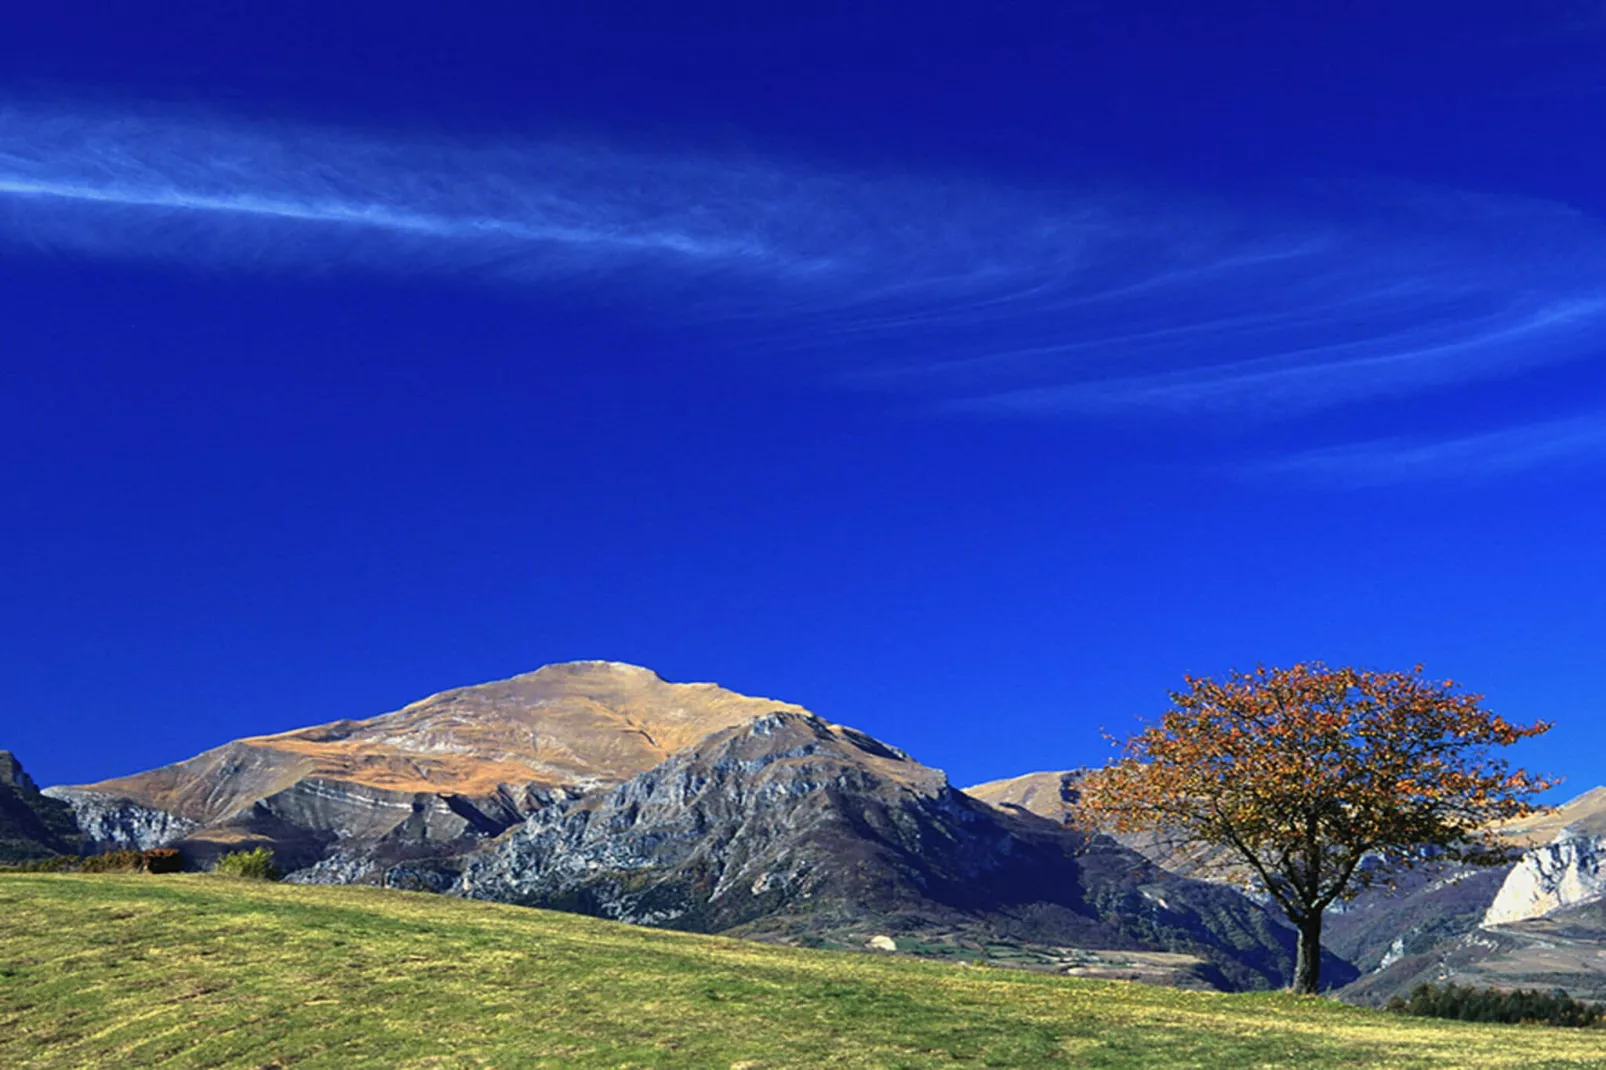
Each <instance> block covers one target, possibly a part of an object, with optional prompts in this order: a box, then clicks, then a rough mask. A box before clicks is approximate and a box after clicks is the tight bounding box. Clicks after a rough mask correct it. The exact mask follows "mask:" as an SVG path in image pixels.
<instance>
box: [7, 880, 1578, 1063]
mask: <svg viewBox="0 0 1606 1070" xmlns="http://www.w3.org/2000/svg"><path fill="white" fill-rule="evenodd" d="M0 918H3V919H4V922H3V924H4V940H3V941H0V1065H3V1066H8V1067H11V1066H18V1067H77V1066H175V1067H190V1066H213V1067H218V1066H223V1067H232V1066H250V1067H265V1066H277V1067H291V1066H303V1067H362V1066H385V1067H392V1066H437V1067H440V1066H445V1067H458V1066H463V1067H469V1066H521V1067H524V1066H528V1067H554V1068H556V1067H565V1068H567V1067H651V1066H674V1067H683V1066H690V1067H720V1068H725V1067H732V1068H735V1067H741V1068H743V1070H771V1068H780V1067H821V1066H839V1067H877V1068H880V1067H943V1066H1021V1067H1044V1066H1075V1067H1134V1066H1156V1067H1159V1066H1164V1067H1177V1068H1182V1067H1208V1068H1217V1067H1256V1066H1260V1067H1274V1066H1297V1067H1301V1068H1303V1070H1319V1068H1323V1067H1346V1068H1348V1067H1356V1066H1390V1067H1465V1066H1509V1067H1518V1066H1521V1067H1562V1066H1601V1065H1606V1034H1602V1033H1600V1032H1597V1031H1595V1030H1550V1029H1543V1030H1541V1029H1523V1028H1520V1027H1513V1026H1495V1025H1474V1024H1466V1023H1459V1022H1444V1021H1433V1020H1426V1019H1415V1018H1409V1017H1405V1016H1401V1015H1390V1014H1384V1013H1380V1012H1374V1011H1366V1010H1360V1009H1356V1008H1352V1007H1347V1006H1343V1005H1341V1004H1337V1003H1334V1002H1332V1001H1329V1000H1325V999H1300V998H1295V997H1291V996H1287V995H1283V994H1274V993H1254V994H1242V995H1225V994H1217V993H1205V992H1185V991H1179V990H1176V989H1170V988H1160V987H1150V986H1144V985H1128V984H1120V983H1111V982H1100V981H1088V980H1081V979H1075V978H1063V977H1054V976H1048V975H1044V974H1039V973H1031V972H1026V971H1017V970H1005V969H989V968H977V967H971V966H964V965H959V964H953V963H939V962H930V961H920V960H913V959H904V958H900V957H895V956H885V955H871V954H865V953H844V952H826V951H805V950H799V949H793V948H781V947H773V946H766V945H761V944H754V943H750V942H745V941H740V940H732V939H727V938H720V937H707V936H695V935H690V934H684V933H673V932H663V931H657V930H652V929H646V928H639V927H633V926H627V925H619V924H614V923H609V922H604V921H598V920H595V919H591V918H585V917H578V916H572V915H564V914H554V913H546V912H541V911H532V910H523V909H519V908H516V907H508V906H501V905H497V904H491V903H481V902H465V901H458V900H453V899H447V898H441V897H437V896H429V895H417V894H406V893H398V892H394V891H390V892H387V891H380V890H376V889H365V888H314V887H297V886H289V885H282V884H269V883H265V882H258V881H241V880H232V879H228V878H223V877H216V876H199V875H189V876H151V875H139V876H132V875H130V876H83V875H25V874H3V875H0Z"/></svg>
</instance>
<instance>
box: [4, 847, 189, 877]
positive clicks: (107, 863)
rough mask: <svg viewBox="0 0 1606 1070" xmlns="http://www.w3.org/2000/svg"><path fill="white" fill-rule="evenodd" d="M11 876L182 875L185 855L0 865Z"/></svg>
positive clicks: (113, 855) (115, 854)
mask: <svg viewBox="0 0 1606 1070" xmlns="http://www.w3.org/2000/svg"><path fill="white" fill-rule="evenodd" d="M0 870H10V871H11V872H14V873H181V872H183V870H184V856H183V855H182V854H181V853H180V852H178V851H175V850H173V849H172V848H168V847H153V848H151V849H150V850H148V851H104V852H102V853H100V854H93V855H50V856H49V857H46V858H31V859H28V860H26V861H22V862H7V863H0Z"/></svg>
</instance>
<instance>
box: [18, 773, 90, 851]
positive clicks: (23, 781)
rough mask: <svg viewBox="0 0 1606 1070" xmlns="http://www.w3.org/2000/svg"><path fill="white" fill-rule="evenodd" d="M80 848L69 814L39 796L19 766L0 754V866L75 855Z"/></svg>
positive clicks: (65, 808) (46, 798)
mask: <svg viewBox="0 0 1606 1070" xmlns="http://www.w3.org/2000/svg"><path fill="white" fill-rule="evenodd" d="M83 846H84V838H83V836H82V835H81V834H80V833H79V831H78V826H77V824H76V823H75V822H74V821H73V814H72V810H71V809H70V808H69V807H68V806H66V805H65V804H64V803H61V802H58V801H56V800H55V799H51V798H48V797H46V796H45V795H43V794H41V793H40V791H39V787H38V785H36V784H35V783H34V782H33V779H32V778H31V777H29V776H28V774H27V772H26V771H25V770H24V769H23V768H22V763H21V762H19V761H18V760H17V759H16V757H15V756H14V755H13V754H12V753H11V752H10V751H3V750H0V862H23V861H27V860H29V859H37V858H50V857H52V856H54V855H63V854H78V853H79V852H80V851H81V850H82V849H83Z"/></svg>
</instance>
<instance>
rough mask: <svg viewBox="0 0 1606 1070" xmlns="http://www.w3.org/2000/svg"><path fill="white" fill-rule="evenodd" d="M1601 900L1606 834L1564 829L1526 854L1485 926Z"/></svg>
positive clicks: (1604, 888) (1486, 917) (1604, 895)
mask: <svg viewBox="0 0 1606 1070" xmlns="http://www.w3.org/2000/svg"><path fill="white" fill-rule="evenodd" d="M1601 899H1606V837H1603V836H1586V835H1579V834H1576V833H1574V832H1572V831H1570V830H1569V831H1564V832H1563V833H1562V835H1561V836H1560V837H1559V838H1558V839H1556V840H1555V841H1554V842H1552V843H1548V844H1545V845H1543V846H1540V847H1532V848H1529V850H1528V851H1527V852H1526V853H1524V854H1523V856H1522V859H1521V861H1519V862H1518V863H1517V864H1516V866H1514V867H1513V868H1512V870H1511V872H1510V873H1509V874H1507V876H1506V880H1505V883H1504V884H1502V885H1501V886H1500V891H1499V892H1498V893H1496V895H1495V897H1494V902H1493V903H1491V904H1489V909H1488V911H1487V912H1486V913H1485V914H1484V916H1483V925H1484V926H1486V927H1487V926H1493V925H1509V924H1511V923H1512V922H1518V921H1527V920H1528V919H1530V918H1543V917H1545V916H1547V915H1550V914H1554V913H1556V912H1557V911H1560V910H1566V909H1568V908H1570V907H1576V906H1583V905H1584V904H1586V903H1593V902H1596V901H1598V900H1601Z"/></svg>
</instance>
